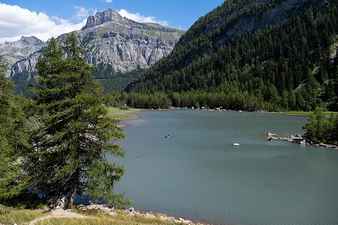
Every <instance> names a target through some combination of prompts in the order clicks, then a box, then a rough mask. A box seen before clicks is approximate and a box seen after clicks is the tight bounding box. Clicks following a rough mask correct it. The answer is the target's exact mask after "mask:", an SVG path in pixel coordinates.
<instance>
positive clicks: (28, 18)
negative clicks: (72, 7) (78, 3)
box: [0, 2, 89, 42]
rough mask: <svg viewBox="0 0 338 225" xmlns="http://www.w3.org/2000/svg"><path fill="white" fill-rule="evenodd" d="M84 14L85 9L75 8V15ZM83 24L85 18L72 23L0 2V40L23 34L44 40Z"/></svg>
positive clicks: (11, 38)
mask: <svg viewBox="0 0 338 225" xmlns="http://www.w3.org/2000/svg"><path fill="white" fill-rule="evenodd" d="M88 13H89V12H88ZM85 14H86V11H85V9H78V10H77V16H82V17H83V16H85ZM84 24H85V20H83V21H81V22H78V23H74V22H71V21H69V20H66V19H63V18H60V17H50V16H48V15H47V14H45V13H42V12H35V11H30V10H28V9H25V8H22V7H20V6H17V5H8V4H4V3H1V2H0V42H4V41H13V40H17V39H19V38H20V37H21V36H23V35H24V36H29V35H34V36H36V37H38V38H40V39H41V40H44V41H46V40H48V39H49V38H51V37H57V36H59V35H60V34H63V33H67V32H71V31H74V30H79V29H81V28H82V27H83V26H84Z"/></svg>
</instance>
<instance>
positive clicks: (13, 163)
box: [0, 67, 29, 203]
mask: <svg viewBox="0 0 338 225" xmlns="http://www.w3.org/2000/svg"><path fill="white" fill-rule="evenodd" d="M22 105H23V102H22V100H21V99H18V98H16V97H15V96H14V95H13V88H12V84H11V83H10V82H9V81H8V80H7V79H6V78H5V77H4V70H3V67H1V68H0V159H1V160H0V203H1V202H6V201H8V200H9V199H12V198H15V197H16V196H18V195H20V194H21V193H22V192H24V191H25V188H26V179H25V178H24V173H23V170H22V168H21V166H22V155H23V151H24V150H25V149H26V148H28V147H29V145H28V142H27V140H28V139H27V138H28V136H27V129H26V124H25V117H24V113H23V111H22V108H21V106H22Z"/></svg>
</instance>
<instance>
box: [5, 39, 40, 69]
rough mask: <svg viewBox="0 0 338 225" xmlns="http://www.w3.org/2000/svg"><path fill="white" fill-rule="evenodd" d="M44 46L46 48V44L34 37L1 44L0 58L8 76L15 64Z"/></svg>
mask: <svg viewBox="0 0 338 225" xmlns="http://www.w3.org/2000/svg"><path fill="white" fill-rule="evenodd" d="M43 46H45V43H44V42H43V41H41V40H40V39H38V38H36V37H34V36H32V37H21V39H20V40H18V41H15V42H5V43H3V44H0V57H1V58H2V60H3V61H4V63H5V64H6V66H7V71H8V74H7V75H9V74H10V68H11V66H12V65H13V64H14V63H16V62H17V61H19V60H23V59H25V58H27V57H28V56H30V55H31V54H32V53H34V52H36V51H38V50H40V49H41V48H42V47H43Z"/></svg>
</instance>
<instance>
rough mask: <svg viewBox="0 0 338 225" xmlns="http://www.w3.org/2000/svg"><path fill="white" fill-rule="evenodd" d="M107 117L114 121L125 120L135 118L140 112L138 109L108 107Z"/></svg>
mask: <svg viewBox="0 0 338 225" xmlns="http://www.w3.org/2000/svg"><path fill="white" fill-rule="evenodd" d="M107 109H108V116H110V117H111V118H113V119H116V120H127V119H133V118H135V117H136V114H137V113H138V112H140V110H139V109H130V108H128V109H121V108H115V107H108V108H107Z"/></svg>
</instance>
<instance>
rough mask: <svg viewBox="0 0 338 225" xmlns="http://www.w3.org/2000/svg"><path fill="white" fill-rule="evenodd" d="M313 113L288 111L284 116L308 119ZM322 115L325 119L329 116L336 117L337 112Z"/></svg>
mask: <svg viewBox="0 0 338 225" xmlns="http://www.w3.org/2000/svg"><path fill="white" fill-rule="evenodd" d="M312 113H313V112H303V111H289V112H285V113H284V114H286V115H288V116H302V117H309V116H311V115H312ZM324 115H325V116H327V117H330V116H337V115H338V112H324Z"/></svg>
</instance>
